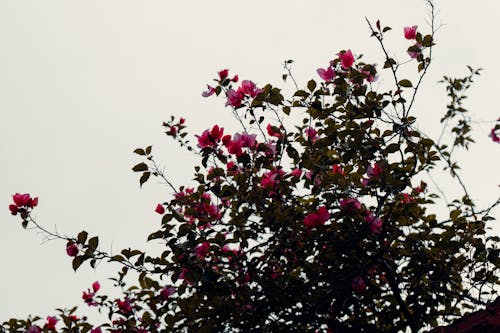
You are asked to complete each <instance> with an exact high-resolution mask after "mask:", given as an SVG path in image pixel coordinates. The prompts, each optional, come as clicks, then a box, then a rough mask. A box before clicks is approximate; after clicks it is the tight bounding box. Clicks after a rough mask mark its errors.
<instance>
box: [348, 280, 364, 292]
mask: <svg viewBox="0 0 500 333" xmlns="http://www.w3.org/2000/svg"><path fill="white" fill-rule="evenodd" d="M351 287H352V290H354V292H356V293H358V294H359V293H361V292H363V291H364V290H365V288H366V283H365V281H364V280H363V278H362V277H361V276H356V277H355V278H354V279H353V280H352V282H351Z"/></svg>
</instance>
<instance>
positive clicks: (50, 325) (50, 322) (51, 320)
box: [44, 316, 59, 330]
mask: <svg viewBox="0 0 500 333" xmlns="http://www.w3.org/2000/svg"><path fill="white" fill-rule="evenodd" d="M58 321H59V320H58V319H57V318H56V317H55V316H48V317H47V323H46V324H45V325H44V327H45V328H46V329H48V330H55V329H56V324H57V322H58Z"/></svg>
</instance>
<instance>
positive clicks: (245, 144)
mask: <svg viewBox="0 0 500 333" xmlns="http://www.w3.org/2000/svg"><path fill="white" fill-rule="evenodd" d="M256 137H257V135H256V134H248V133H241V134H240V133H236V134H234V136H233V139H231V138H230V137H229V136H226V137H224V138H223V139H222V142H223V144H224V145H225V146H226V148H227V151H228V152H229V153H230V154H234V155H236V156H240V155H241V154H243V151H242V148H250V149H253V148H255V145H256V143H257V141H256V140H255V138H256Z"/></svg>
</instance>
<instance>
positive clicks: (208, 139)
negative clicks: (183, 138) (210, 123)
mask: <svg viewBox="0 0 500 333" xmlns="http://www.w3.org/2000/svg"><path fill="white" fill-rule="evenodd" d="M223 134H224V128H223V127H221V128H219V126H217V125H215V126H214V127H212V129H211V130H210V131H209V130H208V129H207V130H205V131H204V132H203V133H202V134H201V135H195V136H196V137H197V138H198V147H200V148H207V147H209V148H215V147H216V146H217V143H218V142H219V141H220V139H221V138H222V135H223Z"/></svg>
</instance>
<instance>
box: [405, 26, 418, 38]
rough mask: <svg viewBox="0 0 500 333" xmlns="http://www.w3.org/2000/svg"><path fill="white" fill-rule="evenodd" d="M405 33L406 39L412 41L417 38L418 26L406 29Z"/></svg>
mask: <svg viewBox="0 0 500 333" xmlns="http://www.w3.org/2000/svg"><path fill="white" fill-rule="evenodd" d="M403 32H404V35H405V38H406V39H409V40H412V39H415V38H417V26H416V25H414V26H412V27H404V28H403Z"/></svg>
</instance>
